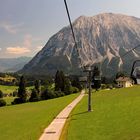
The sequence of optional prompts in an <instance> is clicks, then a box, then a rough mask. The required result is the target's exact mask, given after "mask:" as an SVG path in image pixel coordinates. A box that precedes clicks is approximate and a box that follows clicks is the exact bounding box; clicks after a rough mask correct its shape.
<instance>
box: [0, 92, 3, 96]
mask: <svg viewBox="0 0 140 140" xmlns="http://www.w3.org/2000/svg"><path fill="white" fill-rule="evenodd" d="M0 98H3V92H2V91H1V90H0Z"/></svg>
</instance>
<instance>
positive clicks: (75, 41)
mask: <svg viewBox="0 0 140 140" xmlns="http://www.w3.org/2000/svg"><path fill="white" fill-rule="evenodd" d="M64 3H65V7H66V11H67V15H68V19H69V23H70V28H71V31H72V36H73V40H74V43H75V46H74V47H75V48H76V51H77V54H78V58H79V62H80V66H81V69H82V70H83V64H82V60H81V57H80V52H79V49H78V45H77V40H76V37H75V34H74V29H73V26H72V23H71V18H70V14H69V9H68V6H67V2H66V0H64Z"/></svg>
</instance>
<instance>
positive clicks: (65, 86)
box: [64, 78, 71, 95]
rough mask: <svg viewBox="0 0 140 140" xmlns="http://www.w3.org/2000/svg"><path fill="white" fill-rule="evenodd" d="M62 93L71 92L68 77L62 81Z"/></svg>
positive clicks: (67, 93)
mask: <svg viewBox="0 0 140 140" xmlns="http://www.w3.org/2000/svg"><path fill="white" fill-rule="evenodd" d="M64 93H65V94H66V95H69V94H71V84H70V80H69V79H68V78H65V82H64Z"/></svg>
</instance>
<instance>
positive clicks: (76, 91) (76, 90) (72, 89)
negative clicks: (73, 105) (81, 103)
mask: <svg viewBox="0 0 140 140" xmlns="http://www.w3.org/2000/svg"><path fill="white" fill-rule="evenodd" d="M71 92H72V93H78V92H79V89H78V88H77V87H71Z"/></svg>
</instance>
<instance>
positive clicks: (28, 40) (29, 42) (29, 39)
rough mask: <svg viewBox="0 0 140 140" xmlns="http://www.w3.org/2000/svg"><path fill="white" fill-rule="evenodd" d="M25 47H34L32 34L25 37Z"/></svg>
mask: <svg viewBox="0 0 140 140" xmlns="http://www.w3.org/2000/svg"><path fill="white" fill-rule="evenodd" d="M23 46H24V47H27V48H30V47H32V35H30V34H27V35H25V37H24V42H23Z"/></svg>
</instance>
